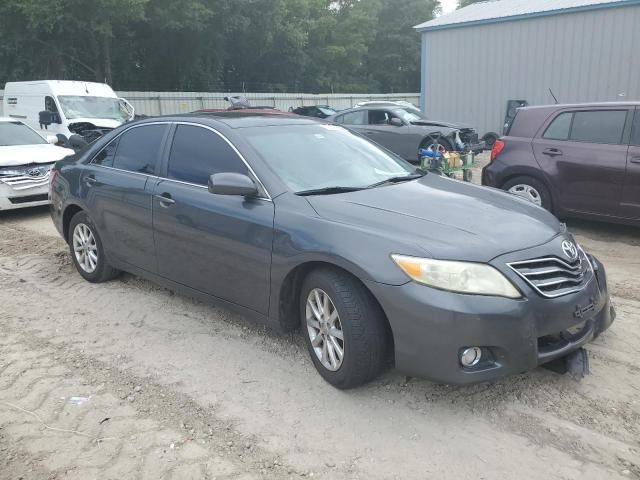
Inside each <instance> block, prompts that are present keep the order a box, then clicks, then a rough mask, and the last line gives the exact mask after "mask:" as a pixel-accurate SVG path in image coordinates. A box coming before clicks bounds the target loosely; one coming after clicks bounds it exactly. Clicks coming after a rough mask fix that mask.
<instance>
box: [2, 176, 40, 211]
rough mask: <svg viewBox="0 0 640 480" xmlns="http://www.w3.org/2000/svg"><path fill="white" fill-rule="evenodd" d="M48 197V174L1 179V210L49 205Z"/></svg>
mask: <svg viewBox="0 0 640 480" xmlns="http://www.w3.org/2000/svg"><path fill="white" fill-rule="evenodd" d="M48 196H49V173H48V172H47V173H46V174H45V175H41V176H38V177H28V176H15V177H10V178H5V177H0V210H13V209H16V208H25V207H36V206H39V205H47V204H48V203H49V199H48Z"/></svg>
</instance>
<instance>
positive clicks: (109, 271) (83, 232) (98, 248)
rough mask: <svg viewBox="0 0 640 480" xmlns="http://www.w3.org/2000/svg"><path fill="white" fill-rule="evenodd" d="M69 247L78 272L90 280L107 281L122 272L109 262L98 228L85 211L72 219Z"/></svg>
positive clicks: (96, 281)
mask: <svg viewBox="0 0 640 480" xmlns="http://www.w3.org/2000/svg"><path fill="white" fill-rule="evenodd" d="M69 249H70V253H71V258H72V259H73V263H74V265H75V266H76V269H77V270H78V273H79V274H80V275H81V276H82V277H83V278H84V279H85V280H87V281H89V282H92V283H101V282H106V281H107V280H111V279H113V278H115V277H116V276H117V275H118V274H119V273H120V272H119V271H118V270H116V269H115V268H113V267H112V266H111V265H109V263H108V262H107V259H106V258H105V255H104V248H103V246H102V240H101V239H100V235H98V230H97V229H96V226H95V224H94V223H93V220H91V218H90V217H89V216H88V215H87V214H86V213H85V212H78V213H76V214H75V215H74V216H73V218H72V219H71V223H70V224H69Z"/></svg>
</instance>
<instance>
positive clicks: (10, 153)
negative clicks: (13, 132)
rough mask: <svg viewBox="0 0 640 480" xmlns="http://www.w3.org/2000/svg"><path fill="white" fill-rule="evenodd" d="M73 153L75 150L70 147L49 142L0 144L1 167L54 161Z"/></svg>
mask: <svg viewBox="0 0 640 480" xmlns="http://www.w3.org/2000/svg"><path fill="white" fill-rule="evenodd" d="M73 154H74V151H73V150H71V149H69V148H62V147H56V146H55V145H49V144H42V145H15V146H7V147H2V146H0V167H15V166H18V165H29V164H31V163H52V162H57V161H58V160H62V159H63V158H64V157H66V156H67V155H73Z"/></svg>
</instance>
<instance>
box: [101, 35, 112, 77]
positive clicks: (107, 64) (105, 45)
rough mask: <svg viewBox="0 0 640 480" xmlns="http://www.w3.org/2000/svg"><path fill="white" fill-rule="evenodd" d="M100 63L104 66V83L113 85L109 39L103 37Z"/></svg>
mask: <svg viewBox="0 0 640 480" xmlns="http://www.w3.org/2000/svg"><path fill="white" fill-rule="evenodd" d="M102 61H103V65H104V80H103V81H104V82H105V83H106V84H107V85H111V84H112V83H113V74H112V71H111V38H110V37H105V38H104V40H103V41H102Z"/></svg>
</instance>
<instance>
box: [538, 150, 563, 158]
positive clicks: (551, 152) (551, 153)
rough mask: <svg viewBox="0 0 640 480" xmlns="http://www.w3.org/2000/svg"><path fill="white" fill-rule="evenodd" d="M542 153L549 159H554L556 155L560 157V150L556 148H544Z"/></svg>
mask: <svg viewBox="0 0 640 480" xmlns="http://www.w3.org/2000/svg"><path fill="white" fill-rule="evenodd" d="M542 153H543V154H544V155H548V156H550V157H556V156H558V155H562V150H559V149H557V148H546V149H544V150H543V151H542Z"/></svg>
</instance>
